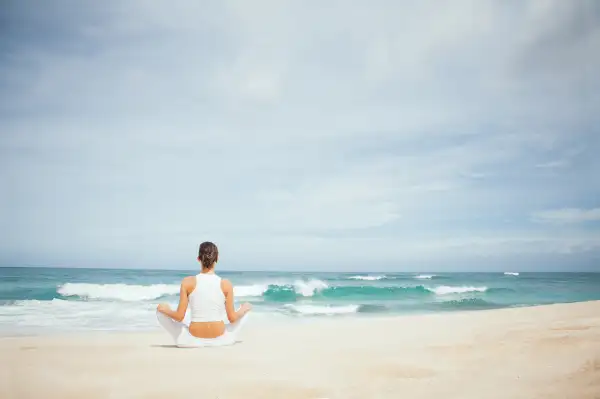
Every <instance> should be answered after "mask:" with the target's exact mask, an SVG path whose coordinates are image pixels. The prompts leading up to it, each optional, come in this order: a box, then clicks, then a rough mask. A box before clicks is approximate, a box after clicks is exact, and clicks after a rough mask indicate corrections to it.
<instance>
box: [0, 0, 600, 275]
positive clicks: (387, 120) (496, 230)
mask: <svg viewBox="0 0 600 399" xmlns="http://www.w3.org/2000/svg"><path fill="white" fill-rule="evenodd" d="M599 21H600V16H599V13H598V7H597V6H596V5H595V2H590V1H578V2H561V1H550V2H544V3H543V4H541V3H540V4H538V3H531V4H530V3H527V4H525V3H523V4H520V3H519V4H516V3H515V4H508V3H504V2H494V1H492V2H481V1H459V2H453V3H452V4H439V3H434V2H423V1H409V2H402V3H398V2H392V1H381V2H375V3H372V4H368V5H361V4H346V3H331V4H328V5H327V6H323V7H320V8H319V10H318V12H316V11H315V9H313V8H310V7H308V6H307V5H305V4H300V3H298V4H296V3H290V2H278V1H257V2H253V3H252V5H250V4H248V3H247V2H243V1H220V2H200V3H198V2H191V1H184V2H182V3H179V4H178V5H171V4H159V3H156V4H149V3H148V2H145V1H131V2H127V3H123V2H118V1H111V0H109V1H105V2H103V3H102V4H101V5H89V4H87V5H85V6H84V5H77V4H75V5H74V4H72V2H68V1H62V0H56V1H53V2H52V3H44V2H40V3H39V4H37V6H36V7H28V6H25V5H22V4H19V3H15V4H12V5H11V6H10V7H5V8H3V9H2V10H0V22H6V23H1V24H0V26H2V29H3V31H2V33H3V35H2V37H3V39H2V41H0V93H1V94H0V131H1V133H0V185H1V186H2V187H3V188H4V189H5V192H6V193H8V194H7V195H4V196H1V197H0V253H3V254H15V255H14V256H13V255H11V256H10V259H16V260H15V262H20V261H22V260H23V259H30V258H32V257H34V256H39V257H40V258H41V259H42V260H44V259H45V260H51V259H56V260H57V262H58V260H60V261H64V262H68V263H69V264H73V263H75V264H82V265H86V264H91V263H96V262H100V263H102V264H113V263H118V264H136V265H139V264H144V265H151V266H165V265H166V266H171V265H174V264H182V263H184V262H185V259H187V257H186V256H185V255H182V254H187V253H188V252H189V253H193V252H194V250H193V247H194V246H195V245H196V242H197V241H198V240H200V239H202V238H204V237H205V238H210V239H214V240H215V241H218V242H219V243H220V245H222V246H224V247H225V248H227V249H228V250H229V251H230V252H231V253H232V254H237V255H236V257H235V259H236V262H238V264H244V265H245V264H247V262H246V261H245V260H244V257H247V258H255V259H267V258H269V259H271V260H270V262H271V263H270V265H284V266H285V264H286V262H285V259H286V258H287V259H288V261H289V262H290V263H291V262H292V260H291V259H292V258H294V259H298V262H300V261H299V259H305V257H304V256H303V255H302V249H303V248H306V250H307V251H309V250H310V251H312V253H314V254H319V256H322V257H323V259H327V260H326V262H325V261H324V264H323V265H322V267H324V268H329V269H335V268H339V267H341V266H340V265H341V264H343V265H345V264H348V262H350V261H356V262H363V261H366V260H368V259H369V256H370V255H369V253H370V252H368V251H365V252H362V253H360V254H354V253H353V252H352V250H353V248H355V247H357V246H361V245H363V244H365V245H367V244H368V246H369V247H372V248H377V252H378V253H381V254H382V258H381V260H382V261H386V262H388V263H390V264H393V263H394V262H395V261H398V262H399V261H402V260H403V259H406V258H411V259H414V260H418V259H431V260H433V259H444V258H445V259H448V262H450V263H452V262H453V260H452V259H453V258H456V257H461V259H462V260H464V259H466V258H468V257H469V253H470V254H471V256H474V257H475V256H478V255H477V251H479V250H477V249H476V248H485V250H482V251H483V252H482V253H484V252H485V253H492V252H494V251H496V253H497V254H498V256H513V255H514V253H515V251H517V252H519V253H521V254H523V256H525V254H528V255H527V256H530V255H531V256H532V257H534V255H533V254H531V253H530V251H531V250H532V248H534V249H535V251H537V252H536V253H538V254H539V256H543V255H544V254H546V253H547V250H548V248H552V247H558V248H591V249H590V251H591V252H593V251H595V249H594V248H596V247H595V246H593V245H588V244H589V243H590V242H595V241H594V240H595V239H596V238H595V237H596V236H595V234H596V232H595V231H590V228H588V229H587V230H582V231H574V232H572V234H573V235H574V236H577V237H578V238H577V240H576V242H574V241H573V239H571V238H570V237H568V236H556V235H555V234H556V232H555V231H554V230H555V229H552V227H551V226H546V225H545V224H543V223H531V218H530V217H529V215H530V214H531V212H532V210H534V209H553V208H556V207H566V208H571V207H573V208H582V207H585V206H590V202H593V201H594V199H595V198H600V187H599V186H598V185H597V184H595V183H594V181H595V180H596V179H597V174H598V172H600V161H599V160H598V157H597V155H596V154H597V153H598V151H599V150H600V138H599V135H598V134H597V126H598V125H599V123H600V119H599V116H598V113H597V112H596V106H595V104H597V103H599V102H600V98H599V96H600V94H599V93H600V79H598V77H597V73H596V70H598V69H600V56H598V54H600V52H597V51H593V50H594V49H595V48H596V47H597V45H598V43H599V40H600V29H599V26H600V23H599ZM565 187H568V190H566V189H565ZM592 205H593V206H595V205H596V204H592ZM523 215H526V216H523ZM573 225H574V227H573V228H576V224H573ZM586 227H589V226H586ZM592 230H593V226H592ZM448 237H454V238H456V240H458V241H457V242H459V243H464V245H463V244H460V245H459V244H457V242H453V243H450V242H448V241H446V240H447V239H448ZM482 237H485V239H484V240H483V241H481V240H482ZM217 239H218V240H217ZM534 242H535V243H537V242H541V243H542V244H539V245H537V244H536V245H533V244H532V243H534ZM32 243H35V247H36V252H37V253H36V254H32V253H31V251H30V248H31V245H32ZM249 243H251V245H250V244H249ZM361 243H362V244H361ZM502 243H506V244H502ZM560 243H564V245H561V244H560ZM275 247H276V248H275ZM150 248H151V250H150ZM265 248H268V249H265ZM190 251H191V252H190ZM271 251H273V252H274V253H276V254H278V255H277V256H278V258H277V259H275V255H273V257H272V258H270V257H269V256H267V255H265V254H264V253H265V252H271ZM590 251H587V250H586V251H583V252H585V253H587V252H590ZM575 252H577V251H575V250H574V251H573V253H575ZM577 253H579V252H577ZM409 254H410V256H409ZM6 256H7V259H8V255H6ZM232 259H233V258H232ZM541 259H542V258H539V259H537V260H536V259H533V261H532V263H534V264H538V263H539V264H540V265H543V264H544V262H543V261H542V260H541ZM0 260H1V259H0ZM260 266H261V265H248V267H253V268H256V267H260ZM284 266H282V267H284ZM265 267H266V266H265Z"/></svg>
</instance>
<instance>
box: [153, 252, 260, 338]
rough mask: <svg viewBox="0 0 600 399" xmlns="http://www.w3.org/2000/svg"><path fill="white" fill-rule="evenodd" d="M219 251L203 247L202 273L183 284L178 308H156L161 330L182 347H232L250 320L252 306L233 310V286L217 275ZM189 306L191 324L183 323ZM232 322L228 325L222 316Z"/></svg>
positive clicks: (166, 306)
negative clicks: (244, 325) (242, 327)
mask: <svg viewBox="0 0 600 399" xmlns="http://www.w3.org/2000/svg"><path fill="white" fill-rule="evenodd" d="M218 260H219V250H218V249H217V246H216V245H215V244H213V243H212V242H203V243H202V244H200V250H199V252H198V261H200V263H201V264H202V271H201V272H200V274H198V275H196V276H189V277H186V278H184V279H183V281H182V282H181V289H180V292H179V306H177V310H171V308H170V307H169V305H168V304H160V305H158V307H157V309H156V310H157V312H156V315H157V318H158V322H159V323H160V325H161V326H163V327H164V328H165V330H167V332H168V333H169V334H170V335H171V336H172V337H173V340H174V341H175V344H176V345H177V346H180V347H194V346H212V345H229V344H233V343H235V341H236V335H237V333H238V332H239V330H240V328H241V325H242V324H243V322H244V321H245V319H247V318H248V317H247V316H246V314H247V313H248V312H249V311H250V309H251V308H252V306H251V305H250V304H249V303H244V304H243V305H242V306H241V307H240V309H239V310H238V311H237V312H236V311H235V309H234V307H233V304H234V302H233V286H232V285H231V283H230V282H229V281H228V280H224V279H221V277H219V276H217V275H216V274H215V270H214V269H215V264H216V263H217V261H218ZM188 304H189V306H190V315H191V323H190V325H189V327H188V326H187V325H186V324H184V323H182V321H183V318H184V317H185V312H186V310H187V307H188ZM225 314H227V319H228V320H229V323H230V324H228V325H225V322H224V321H223V316H224V315H225Z"/></svg>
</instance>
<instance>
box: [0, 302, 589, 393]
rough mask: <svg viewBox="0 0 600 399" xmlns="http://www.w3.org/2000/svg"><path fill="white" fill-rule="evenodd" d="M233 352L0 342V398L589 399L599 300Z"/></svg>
mask: <svg viewBox="0 0 600 399" xmlns="http://www.w3.org/2000/svg"><path fill="white" fill-rule="evenodd" d="M241 338H242V339H243V342H242V343H239V344H237V345H234V346H230V347H221V348H199V349H180V348H175V347H172V345H171V342H170V341H169V337H168V336H167V335H166V334H164V333H162V332H161V331H160V330H158V329H157V330H156V331H155V332H148V333H98V332H90V333H87V334H77V335H75V334H73V335H62V336H39V337H12V338H11V337H5V338H2V339H0V354H1V359H2V360H1V362H0V397H1V398H45V399H50V398H61V399H66V398H86V399H92V398H199V399H209V398H219V399H225V398H289V399H294V398H313V399H316V398H330V399H337V398H340V399H341V398H344V399H345V398H461V399H470V398H473V399H475V398H477V399H487V398H490V399H491V398H503V399H505V398H527V399H533V398H546V399H547V398H576V399H586V398H600V301H594V302H582V303H574V304H557V305H549V306H539V307H529V308H517V309H501V310H490V311H478V312H464V313H445V314H435V315H420V316H398V317H388V318H329V319H316V320H313V321H302V322H298V321H296V322H293V323H269V322H268V321H265V320H263V319H260V318H254V319H253V320H249V321H248V324H247V326H245V330H244V331H243V333H242V335H241Z"/></svg>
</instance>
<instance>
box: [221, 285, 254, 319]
mask: <svg viewBox="0 0 600 399" xmlns="http://www.w3.org/2000/svg"><path fill="white" fill-rule="evenodd" d="M221 289H222V290H223V294H225V310H226V312H227V319H228V320H229V322H230V323H235V322H236V321H238V320H239V319H240V318H241V317H242V316H244V315H245V314H246V313H248V312H249V311H250V309H252V305H250V304H249V303H244V304H242V306H240V309H239V310H238V311H237V312H236V311H235V309H234V307H233V306H234V300H233V285H231V282H230V281H229V280H221Z"/></svg>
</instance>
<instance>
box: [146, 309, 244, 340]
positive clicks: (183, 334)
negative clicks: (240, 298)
mask: <svg viewBox="0 0 600 399" xmlns="http://www.w3.org/2000/svg"><path fill="white" fill-rule="evenodd" d="M156 318H157V319H158V323H159V324H160V325H161V326H162V327H163V328H164V329H165V330H166V331H167V332H168V333H169V335H170V336H171V338H173V343H174V344H175V345H177V346H178V347H180V348H196V347H202V346H223V345H233V344H235V343H236V342H237V335H238V333H239V331H240V329H241V328H242V325H243V324H244V323H245V322H246V320H247V319H248V313H246V314H245V315H244V316H242V317H241V318H240V319H238V320H237V321H236V322H235V323H231V324H227V325H225V332H224V333H223V335H221V336H219V337H217V338H198V337H194V336H193V335H192V334H190V329H189V326H188V325H187V324H185V323H182V322H179V321H175V320H173V319H172V318H170V317H169V316H167V315H165V314H163V313H160V312H158V311H157V312H156Z"/></svg>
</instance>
